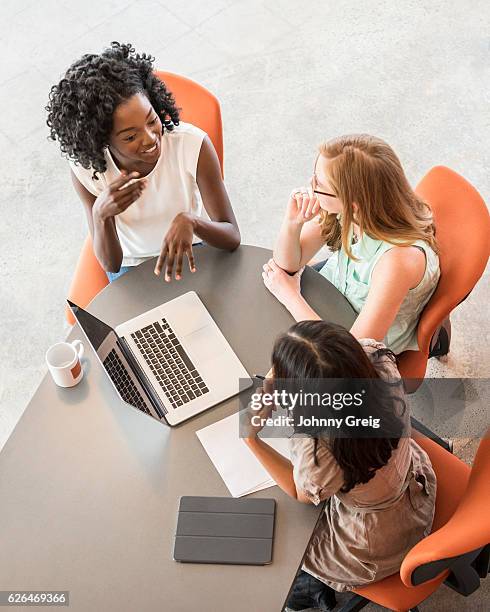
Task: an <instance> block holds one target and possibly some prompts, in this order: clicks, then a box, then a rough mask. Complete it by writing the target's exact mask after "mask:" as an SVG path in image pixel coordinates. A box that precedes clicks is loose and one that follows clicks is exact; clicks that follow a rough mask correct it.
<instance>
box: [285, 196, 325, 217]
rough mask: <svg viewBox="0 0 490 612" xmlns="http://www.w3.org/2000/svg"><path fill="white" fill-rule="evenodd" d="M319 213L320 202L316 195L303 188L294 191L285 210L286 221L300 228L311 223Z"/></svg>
mask: <svg viewBox="0 0 490 612" xmlns="http://www.w3.org/2000/svg"><path fill="white" fill-rule="evenodd" d="M319 212H320V202H319V200H318V198H317V197H316V195H315V194H314V193H313V194H310V193H309V192H308V191H307V190H306V189H305V188H302V189H294V190H293V191H292V192H291V195H290V196H289V202H288V205H287V208H286V220H287V222H288V223H290V224H292V225H299V226H302V225H303V224H304V223H306V222H307V221H311V219H313V218H314V217H316V215H317V214H318V213H319Z"/></svg>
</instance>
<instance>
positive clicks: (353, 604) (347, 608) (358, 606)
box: [337, 593, 370, 612]
mask: <svg viewBox="0 0 490 612" xmlns="http://www.w3.org/2000/svg"><path fill="white" fill-rule="evenodd" d="M368 603H370V602H369V599H366V598H365V597H362V595H358V594H357V593H353V594H352V597H351V598H350V599H348V600H347V601H346V602H345V604H344V605H343V606H342V607H341V608H339V609H338V611H337V612H358V610H362V609H363V608H364V607H366V606H367V605H368Z"/></svg>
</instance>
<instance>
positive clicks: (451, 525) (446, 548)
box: [400, 430, 490, 586]
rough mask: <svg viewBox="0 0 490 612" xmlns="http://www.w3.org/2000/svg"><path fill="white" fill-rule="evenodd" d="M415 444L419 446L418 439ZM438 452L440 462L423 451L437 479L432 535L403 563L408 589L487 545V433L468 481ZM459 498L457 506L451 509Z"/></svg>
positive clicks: (489, 460)
mask: <svg viewBox="0 0 490 612" xmlns="http://www.w3.org/2000/svg"><path fill="white" fill-rule="evenodd" d="M417 442H419V444H420V441H419V440H418V439H417ZM431 443H432V445H434V444H435V442H431ZM423 445H424V444H421V446H423ZM439 448H440V451H437V452H438V453H439V454H440V455H441V456H440V458H438V456H434V454H433V453H432V452H431V449H430V448H427V449H426V450H427V451H428V452H429V455H430V458H431V462H432V464H433V467H434V470H435V472H436V474H437V478H438V482H437V488H438V491H437V503H436V517H435V519H434V526H433V531H432V533H431V534H430V535H429V536H427V537H426V538H424V539H423V540H421V541H420V542H419V543H418V544H416V545H415V546H414V547H413V548H412V549H411V550H410V552H409V553H408V554H407V556H406V557H405V559H404V561H403V563H402V566H401V569H400V575H401V578H402V580H403V582H404V584H405V585H407V586H410V585H412V584H417V583H418V582H419V580H420V577H423V579H425V580H430V579H432V578H434V577H435V576H437V575H438V574H440V573H441V572H442V571H444V570H445V569H447V568H449V567H450V566H451V565H452V564H453V563H454V561H455V558H457V557H460V556H461V555H465V554H467V553H470V552H472V551H475V550H477V549H479V548H481V547H483V546H485V545H486V544H488V543H490V513H489V508H490V486H489V483H490V430H489V431H488V432H487V434H486V437H484V438H483V439H482V440H481V442H480V446H479V448H478V452H477V454H476V456H475V460H474V462H473V468H472V470H471V471H470V473H469V478H466V474H465V470H466V468H467V466H465V465H464V464H463V463H462V462H459V464H461V465H459V464H457V463H456V461H454V460H456V457H454V456H451V457H453V459H452V463H453V464H454V465H450V464H449V463H448V461H447V459H448V457H447V455H448V453H447V451H445V450H443V449H442V448H441V447H439ZM443 454H445V457H444V458H443V456H442V455H443ZM439 459H440V464H439V465H438V461H439ZM465 483H467V484H466V487H465V486H464V485H465ZM460 489H462V490H460ZM458 498H459V504H458V505H457V507H456V508H454V503H455V500H458ZM438 504H439V506H440V507H439V508H438ZM441 506H442V507H441ZM448 515H449V516H448ZM417 572H418V574H419V580H417Z"/></svg>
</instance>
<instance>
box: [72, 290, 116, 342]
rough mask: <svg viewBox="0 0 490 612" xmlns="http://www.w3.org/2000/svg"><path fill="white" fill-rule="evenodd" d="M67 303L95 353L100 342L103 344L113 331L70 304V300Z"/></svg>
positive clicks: (78, 307) (92, 316)
mask: <svg viewBox="0 0 490 612" xmlns="http://www.w3.org/2000/svg"><path fill="white" fill-rule="evenodd" d="M67 302H68V304H69V305H70V308H71V310H72V312H73V315H74V317H75V319H76V320H77V321H78V323H79V325H80V327H81V328H82V329H83V331H84V332H85V335H86V336H87V339H88V340H89V342H90V344H91V345H92V346H93V348H94V350H95V351H97V350H98V349H99V347H100V345H101V344H102V342H104V340H105V339H106V338H107V336H108V335H109V334H110V333H111V331H113V329H112V327H109V325H106V324H105V323H103V322H102V321H101V320H100V319H97V317H94V315H91V314H90V313H89V312H87V311H86V310H84V309H83V308H81V307H80V306H77V305H76V304H74V303H73V302H70V300H67Z"/></svg>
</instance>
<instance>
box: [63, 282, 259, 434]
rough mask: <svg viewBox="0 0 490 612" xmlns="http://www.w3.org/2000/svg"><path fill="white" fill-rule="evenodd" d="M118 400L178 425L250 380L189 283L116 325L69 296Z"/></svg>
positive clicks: (217, 402)
mask: <svg viewBox="0 0 490 612" xmlns="http://www.w3.org/2000/svg"><path fill="white" fill-rule="evenodd" d="M68 304H69V305H70V308H71V309H72V312H73V315H74V316H75V318H76V320H77V322H78V323H79V325H80V327H81V328H82V330H83V332H84V334H85V336H86V337H87V340H88V341H89V342H90V344H91V345H92V347H93V349H94V351H95V353H96V355H97V357H98V359H99V360H100V362H101V364H102V365H103V367H104V369H105V371H106V372H107V374H108V376H109V378H110V380H111V381H112V383H113V385H114V387H115V389H116V391H117V392H118V394H119V396H120V397H121V399H122V400H123V401H125V402H126V403H127V404H130V405H131V406H133V407H134V408H138V409H139V410H141V411H142V412H144V413H146V414H148V415H150V416H152V417H153V418H155V419H157V420H158V421H160V422H163V423H166V424H168V425H171V426H173V425H178V424H179V423H182V421H185V420H187V419H189V418H191V417H193V416H195V415H197V414H200V413H201V412H204V411H205V410H207V409H208V408H212V407H213V406H215V405H216V404H219V403H220V402H222V401H223V400H226V399H228V398H229V397H232V396H233V395H236V394H238V393H239V392H240V391H243V390H244V389H247V388H248V387H251V386H252V384H253V382H252V380H251V378H250V376H249V374H248V373H247V371H246V370H245V368H244V367H243V365H242V363H241V362H240V360H239V359H238V357H237V356H236V354H235V353H234V351H233V349H232V348H231V346H230V345H229V344H228V342H227V340H226V338H225V337H224V336H223V334H222V333H221V331H220V329H219V327H218V326H217V325H216V323H215V322H214V320H213V318H212V317H211V315H210V314H209V312H208V311H207V309H206V307H205V306H204V304H203V303H202V301H201V300H200V299H199V297H198V295H197V293H196V292H195V291H189V292H187V293H184V294H183V295H181V296H179V297H177V298H175V299H173V300H170V301H169V302H167V303H166V304H162V305H161V306H157V307H156V308H153V309H152V310H148V311H147V312H145V313H143V314H141V315H138V316H137V317H135V318H134V319H130V320H129V321H126V322H125V323H122V324H121V325H118V326H117V327H116V328H115V329H112V327H110V326H109V325H107V324H106V323H104V322H103V321H101V320H100V319H98V318H97V317H95V316H94V315H92V314H90V313H88V312H87V311H86V310H84V309H83V308H81V307H80V306H77V305H76V304H74V303H73V302H70V300H68Z"/></svg>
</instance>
